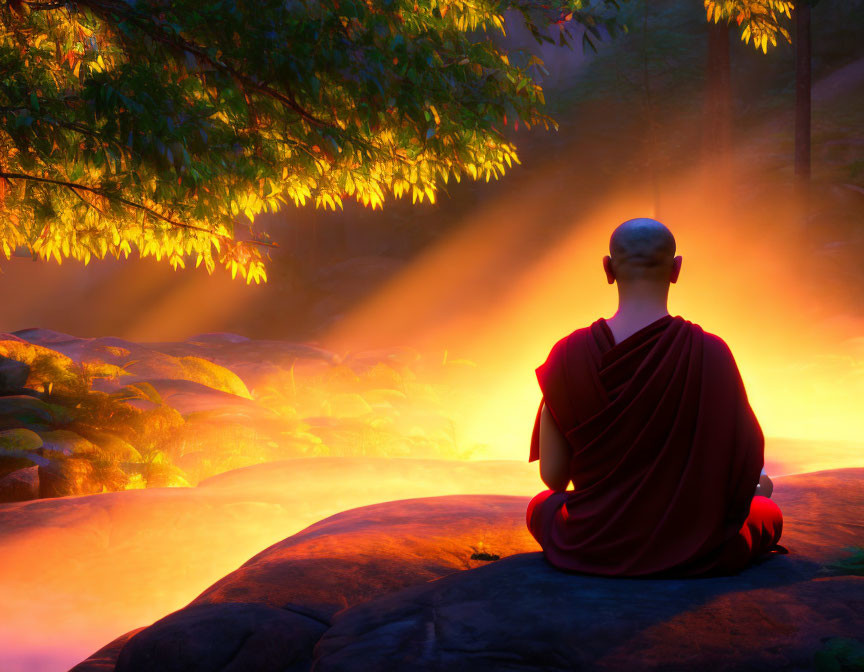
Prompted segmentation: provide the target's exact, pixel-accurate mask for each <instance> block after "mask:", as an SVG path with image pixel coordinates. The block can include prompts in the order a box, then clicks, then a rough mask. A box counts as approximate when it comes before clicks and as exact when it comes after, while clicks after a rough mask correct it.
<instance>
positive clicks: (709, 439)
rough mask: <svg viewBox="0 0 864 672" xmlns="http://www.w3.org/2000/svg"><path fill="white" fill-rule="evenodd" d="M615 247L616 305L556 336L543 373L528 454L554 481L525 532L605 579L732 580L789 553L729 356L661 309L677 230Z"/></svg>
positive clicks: (627, 231) (637, 224)
mask: <svg viewBox="0 0 864 672" xmlns="http://www.w3.org/2000/svg"><path fill="white" fill-rule="evenodd" d="M609 253H610V254H609V256H606V257H604V258H603V268H604V269H605V271H606V278H607V280H608V281H609V283H610V284H612V283H617V284H618V311H617V312H616V313H615V315H614V316H613V317H611V318H610V319H608V320H606V319H603V318H600V319H598V320H597V321H596V322H594V323H593V324H591V325H590V326H588V327H585V328H582V329H577V330H576V331H574V332H573V333H571V334H569V335H568V336H566V337H564V338H562V339H561V340H560V341H558V342H557V343H556V344H555V345H554V346H553V348H552V350H551V352H550V353H549V356H548V358H547V359H546V361H545V362H544V363H543V364H542V365H541V366H539V367H538V368H537V370H536V373H537V380H538V382H539V383H540V389H541V391H542V392H543V399H542V401H541V402H540V408H539V409H538V411H537V418H536V420H535V423H534V433H533V436H532V438H531V451H530V455H529V462H530V461H534V460H537V459H539V460H540V476H541V478H542V480H543V482H544V483H545V484H546V485H547V486H548V488H549V489H548V490H545V491H543V492H541V493H540V494H538V495H537V496H536V497H534V498H533V499H532V500H531V503H530V504H529V505H528V510H527V512H526V519H527V524H528V528H529V529H530V530H531V533H532V534H533V535H534V538H535V539H537V541H538V543H539V544H540V545H541V547H542V548H543V551H544V553H545V556H546V558H547V559H548V560H549V562H550V563H552V564H553V565H554V566H556V567H558V568H560V569H564V570H572V571H576V572H583V573H589V574H600V575H606V576H652V577H686V576H713V575H725V574H734V573H737V572H739V571H740V570H741V569H743V568H744V567H746V566H747V565H748V564H750V563H751V562H752V561H753V560H754V559H756V558H757V557H759V556H760V555H762V554H764V553H767V552H769V550H775V547H776V550H778V551H783V550H785V549H783V548H782V547H779V546H776V544H777V542H778V540H779V539H780V534H781V531H782V528H783V516H782V514H781V512H780V508H779V507H778V506H777V504H776V503H774V502H773V501H772V500H771V499H769V497H770V495H771V491H772V488H773V484H772V482H771V479H770V478H769V477H768V476H767V474H765V473H764V470H763V466H764V437H763V435H762V430H761V428H760V427H759V422H758V421H757V420H756V416H755V415H754V413H753V410H752V409H751V408H750V404H749V402H748V400H747V394H746V391H745V389H744V384H743V382H742V380H741V376H740V373H739V371H738V367H737V365H736V363H735V359H734V357H733V356H732V353H731V351H730V350H729V347H728V346H727V345H726V343H725V342H724V341H723V340H722V339H721V338H720V337H718V336H715V335H713V334H709V333H707V332H705V331H704V330H703V329H702V328H701V327H700V326H699V325H697V324H694V323H692V322H689V321H688V320H685V319H684V318H682V317H681V316H680V315H676V316H675V317H673V316H671V315H670V314H669V312H668V310H667V299H668V295H669V286H670V283H672V282H677V280H678V274H679V273H680V271H681V256H675V238H674V237H673V236H672V233H671V232H670V231H669V229H667V228H666V227H665V226H664V225H663V224H661V223H660V222H658V221H656V220H653V219H632V220H629V221H627V222H624V223H623V224H621V225H620V226H619V227H618V228H617V229H615V231H614V232H613V234H612V237H611V239H610V241H609ZM571 481H572V483H573V489H572V490H568V489H567V487H568V485H569V483H570V482H571Z"/></svg>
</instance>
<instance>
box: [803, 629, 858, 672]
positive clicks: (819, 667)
mask: <svg viewBox="0 0 864 672" xmlns="http://www.w3.org/2000/svg"><path fill="white" fill-rule="evenodd" d="M813 668H814V669H815V670H816V672H864V642H862V641H861V640H860V639H851V638H849V637H830V638H829V639H827V640H826V641H825V643H824V645H823V646H822V648H821V649H820V650H819V651H817V652H816V654H815V655H814V656H813Z"/></svg>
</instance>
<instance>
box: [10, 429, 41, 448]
mask: <svg viewBox="0 0 864 672" xmlns="http://www.w3.org/2000/svg"><path fill="white" fill-rule="evenodd" d="M41 447H42V437H40V436H39V435H38V434H37V433H36V432H34V431H32V430H30V429H27V428H26V427H16V428H15V429H4V430H2V431H0V450H4V451H30V450H38V449H39V448H41Z"/></svg>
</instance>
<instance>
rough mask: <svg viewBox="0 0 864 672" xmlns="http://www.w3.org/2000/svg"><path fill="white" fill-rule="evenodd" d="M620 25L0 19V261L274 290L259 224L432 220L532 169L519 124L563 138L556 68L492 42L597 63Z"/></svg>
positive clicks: (608, 3)
mask: <svg viewBox="0 0 864 672" xmlns="http://www.w3.org/2000/svg"><path fill="white" fill-rule="evenodd" d="M617 6H618V5H617V3H616V2H614V1H613V0H585V1H583V0H567V1H565V2H562V3H559V4H557V5H554V6H550V5H541V4H536V3H534V2H530V1H528V0H453V1H444V0H418V1H417V2H415V1H414V0H382V1H377V0H374V1H373V0H325V1H320V2H319V1H317V0H256V1H255V2H250V1H249V0H215V1H214V2H208V3H200V2H195V1H193V0H178V1H177V2H170V3H169V2H165V1H164V0H135V1H134V2H132V1H126V0H75V1H74V2H72V1H68V2H67V1H63V0H17V1H16V2H9V3H2V4H0V71H2V73H3V77H2V80H0V210H2V213H3V217H2V220H0V249H2V252H3V254H4V256H5V257H6V258H7V259H8V258H10V257H11V255H12V254H13V253H14V252H15V250H16V249H21V248H23V249H26V250H27V251H28V252H29V253H31V254H32V255H33V256H34V257H35V258H40V259H54V260H55V261H56V262H57V263H62V261H63V259H66V258H73V259H78V260H80V261H83V262H84V263H85V264H87V263H89V262H90V260H91V259H93V258H96V259H101V258H104V257H105V256H107V255H112V256H115V257H128V256H129V255H130V254H131V253H132V252H133V251H134V250H137V252H138V254H139V255H140V256H145V257H146V256H153V257H155V258H156V259H157V260H161V259H165V260H167V261H168V262H169V263H170V264H171V265H172V266H173V267H175V268H177V267H184V266H185V265H186V263H187V260H194V263H195V265H196V266H198V265H201V264H202V263H203V264H204V265H205V267H206V268H207V270H208V271H210V272H212V271H213V269H214V267H215V266H216V265H217V264H220V265H222V266H224V267H225V268H227V269H228V270H229V271H230V272H231V273H232V276H236V275H237V274H238V273H239V274H240V275H241V276H242V277H244V278H245V279H246V281H247V282H253V281H254V282H261V281H264V280H266V272H265V269H264V261H265V259H266V256H267V250H268V248H269V247H270V246H272V243H271V242H270V240H269V239H268V237H267V236H266V235H265V234H264V233H263V232H260V231H259V230H257V229H256V226H255V220H256V217H257V216H258V215H259V214H261V213H263V212H276V211H278V210H279V209H280V208H282V207H283V206H285V205H286V204H292V205H295V206H301V205H304V204H306V203H312V204H314V205H315V206H316V207H322V208H330V209H335V208H336V207H342V205H343V200H344V199H347V198H350V199H354V200H356V201H358V202H360V203H362V204H364V205H367V206H371V207H372V208H376V207H381V206H382V204H383V202H384V201H385V199H386V198H387V197H388V196H390V195H392V196H396V197H401V196H407V195H408V194H410V195H411V198H412V201H414V202H416V201H424V200H427V199H428V200H429V201H434V200H435V197H436V193H437V191H438V189H439V188H441V184H442V182H443V183H446V182H447V181H448V179H449V178H450V177H453V178H455V179H456V180H459V179H460V178H461V176H463V175H467V176H470V177H471V178H472V179H485V180H487V181H488V180H489V179H490V178H493V177H494V178H497V177H499V176H500V175H502V174H503V173H504V171H505V170H506V169H507V168H508V167H510V166H511V165H512V163H513V162H514V161H518V159H517V156H516V148H515V147H514V145H513V144H512V143H510V142H508V141H507V139H506V137H505V134H504V127H505V125H506V124H508V123H512V124H518V123H521V124H523V125H524V126H526V127H530V126H533V125H537V124H542V125H545V126H547V127H548V126H551V125H554V122H553V121H552V120H551V119H550V118H549V117H547V116H546V115H544V114H543V113H542V112H541V108H542V106H543V104H544V98H543V92H542V89H541V87H540V85H539V84H538V83H537V81H536V78H535V75H536V74H537V71H538V70H539V69H540V68H542V61H540V59H539V58H537V57H536V56H531V55H529V54H525V53H521V52H520V53H509V54H508V53H506V52H505V51H504V50H503V48H502V47H500V46H499V44H498V42H499V41H500V40H499V41H496V38H497V37H498V36H500V35H501V34H503V32H504V30H505V25H504V18H503V17H504V14H505V12H508V11H509V10H517V12H518V14H520V15H521V16H522V17H523V19H524V20H525V21H526V22H527V24H528V26H529V28H531V30H532V32H533V33H534V34H535V35H541V34H542V33H543V31H542V27H543V26H544V25H547V24H548V23H549V22H552V23H556V24H560V25H562V26H565V25H567V26H572V25H581V26H584V27H585V33H584V34H585V36H586V38H585V39H586V40H587V41H586V42H585V44H587V45H591V46H593V44H592V40H593V39H597V38H598V37H600V36H601V35H602V31H601V26H605V28H604V30H606V32H612V31H613V29H614V25H615V24H614V10H615V9H617ZM562 33H563V29H562ZM562 43H566V40H564V39H563V36H562ZM240 221H242V222H244V226H245V227H248V229H249V235H248V236H242V237H241V236H240V235H238V234H237V232H236V230H235V229H236V228H237V226H238V222H240Z"/></svg>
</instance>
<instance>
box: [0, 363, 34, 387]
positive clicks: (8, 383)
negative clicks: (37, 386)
mask: <svg viewBox="0 0 864 672" xmlns="http://www.w3.org/2000/svg"><path fill="white" fill-rule="evenodd" d="M29 376H30V367H29V366H27V365H26V364H25V363H24V362H19V361H17V360H15V359H9V358H8V357H2V356H0V394H14V393H15V392H17V391H19V390H20V389H22V388H23V387H25V386H26V385H27V378H29Z"/></svg>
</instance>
